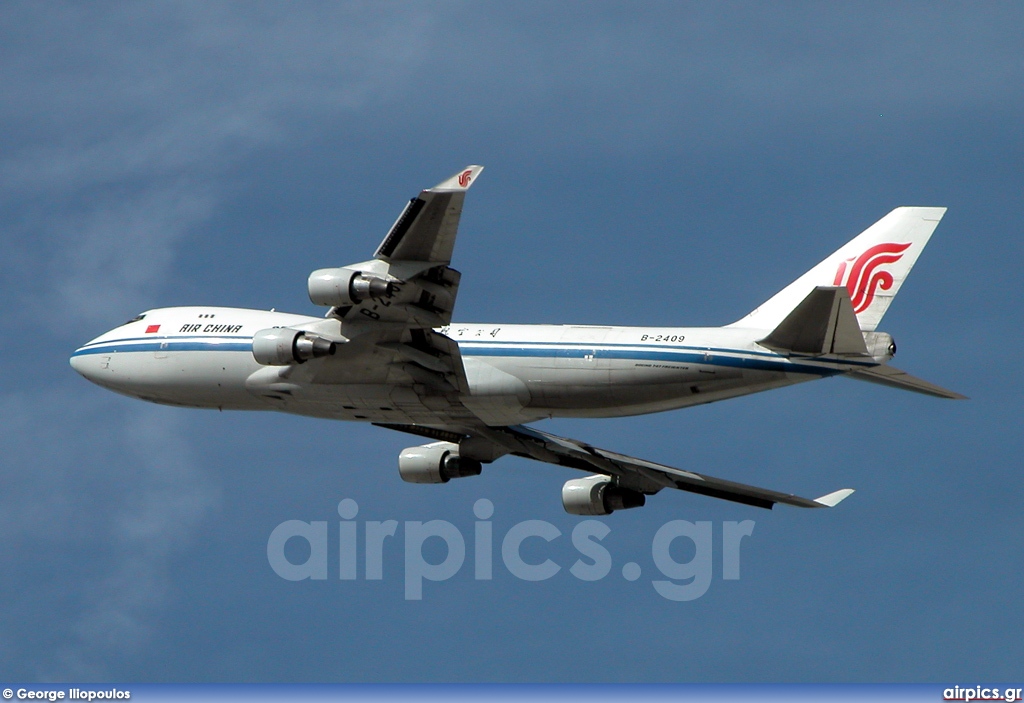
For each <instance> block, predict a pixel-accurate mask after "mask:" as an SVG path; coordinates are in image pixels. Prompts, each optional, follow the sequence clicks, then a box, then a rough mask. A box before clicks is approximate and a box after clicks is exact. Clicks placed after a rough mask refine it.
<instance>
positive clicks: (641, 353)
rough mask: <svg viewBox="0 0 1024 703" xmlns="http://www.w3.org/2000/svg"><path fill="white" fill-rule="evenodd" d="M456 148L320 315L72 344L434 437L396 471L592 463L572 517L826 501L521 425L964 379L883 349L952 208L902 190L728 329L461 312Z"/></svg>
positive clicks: (268, 316) (174, 317)
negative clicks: (687, 499)
mask: <svg viewBox="0 0 1024 703" xmlns="http://www.w3.org/2000/svg"><path fill="white" fill-rule="evenodd" d="M482 170H483V167H482V166H468V167H466V168H465V169H462V170H461V171H459V172H458V173H456V174H455V175H453V176H452V177H451V178H448V179H447V180H445V181H442V182H441V183H439V184H438V185H436V186H434V187H433V188H429V189H427V190H424V191H422V192H421V193H420V194H419V195H418V196H416V197H414V198H412V199H411V200H410V201H409V203H408V204H407V205H406V206H405V208H404V209H403V210H402V213H401V214H400V215H399V217H398V219H397V220H396V221H395V223H394V225H393V226H392V227H391V229H390V230H389V231H388V233H387V236H385V237H384V240H383V241H382V242H381V244H380V246H379V247H378V248H377V250H376V252H375V253H374V255H373V258H372V259H370V260H368V261H362V262H359V263H355V264H350V265H348V266H342V267H337V268H325V269H319V270H317V271H314V272H313V273H312V274H310V276H309V280H308V282H307V286H308V293H309V298H310V300H311V301H312V302H313V303H314V304H316V305H319V306H323V307H325V308H327V311H326V314H325V316H324V317H322V318H320V317H310V316H307V315H298V314H288V313H283V312H276V311H274V310H270V311H263V310H246V309H238V308H230V307H172V308H160V309H154V310H147V311H146V312H144V313H142V314H140V315H138V316H137V317H135V318H133V319H132V320H129V321H128V322H126V323H125V324H123V325H121V326H119V327H117V328H115V329H113V330H111V331H109V332H107V333H105V334H102V335H100V336H99V337H96V338H95V339H93V340H92V341H90V342H88V343H87V344H85V345H83V346H82V347H81V348H79V349H77V350H76V351H75V352H74V354H73V355H72V356H71V359H70V363H71V366H72V367H73V368H74V369H75V371H77V372H78V373H80V374H81V375H82V376H84V377H85V378H87V379H88V380H90V381H92V382H93V383H96V384H98V385H100V386H102V387H104V388H107V389H110V390H112V391H115V392H117V393H121V394H124V395H128V396H132V397H134V398H139V399H142V400H146V401H150V402H153V403H161V404H165V405H176V406H183V407H189V408H217V409H221V410H228V409H230V410H276V411H279V412H285V413H294V414H297V415H305V416H311V417H318V418H331V419H336V420H349V421H362V422H369V423H372V424H374V425H377V426H379V427H385V428H388V429H392V430H399V431H402V432H406V433H410V434H413V435H417V436H420V437H423V438H426V439H429V440H432V441H431V442H429V443H427V444H423V445H420V446H414V447H409V448H407V449H404V450H403V451H402V452H401V453H400V455H399V457H398V469H399V474H400V476H401V478H402V479H404V480H405V481H409V482H412V483H447V482H448V481H450V480H451V479H455V478H464V477H468V476H475V475H479V474H480V473H481V470H482V465H484V464H490V463H492V462H494V461H495V460H497V459H499V458H501V457H502V456H505V455H509V454H511V455H515V456H520V457H527V458H530V459H535V460H537V461H541V462H547V463H551V464H557V465H560V466H566V467H571V468H573V469H579V470H582V471H585V472H587V473H588V474H590V475H589V476H586V477H583V478H575V479H572V480H569V481H568V482H566V483H565V485H564V486H563V489H562V504H563V507H564V508H565V510H566V511H567V512H568V513H570V514H573V515H608V514H611V513H612V512H614V511H617V510H623V509H628V508H636V507H640V506H642V505H644V504H645V502H646V498H647V496H651V495H654V494H656V493H658V492H659V491H661V490H662V489H663V488H675V489H680V490H683V491H689V492H691V493H697V494H702V495H705V496H710V497H713V498H720V499H725V500H729V501H734V502H737V503H742V504H746V505H750V506H755V507H761V508H771V507H772V506H773V505H775V504H776V503H782V504H786V505H792V506H797V507H802V508H822V507H834V506H836V505H837V504H839V502H840V501H842V500H844V499H845V498H847V497H848V496H849V495H850V494H851V493H853V490H852V489H849V488H845V489H841V490H838V491H833V492H831V493H828V494H826V495H823V496H821V497H819V498H815V499H810V498H803V497H800V496H797V495H793V494H789V493H783V492H779V491H774V490H769V489H765V488H759V487H756V486H750V485H745V484H742V483H737V482H733V481H729V480H725V479H721V478H715V477H712V476H707V475H704V474H700V473H697V472H695V471H690V470H686V469H679V468H675V467H671V466H666V465H663V464H659V463H656V462H652V461H645V460H643V459H638V458H635V457H631V456H626V455H624V454H619V453H617V452H613V451H609V450H606V449H600V448H598V447H595V446H592V445H590V444H588V443H586V442H581V441H577V440H574V439H568V438H565V437H558V436H556V435H553V434H549V433H546V432H542V431H540V430H537V429H534V428H532V427H529V426H527V425H526V423H532V422H536V421H539V420H543V419H546V418H554V417H576V418H599V417H623V416H629V415H641V414H646V413H655V412H662V411H666V410H675V409H678V408H686V407H690V406H694V405H700V404H703V403H711V402H715V401H719V400H724V399H726V398H734V397H737V396H742V395H747V394H749V393H758V392H761V391H767V390H771V389H774V388H782V387H785V386H790V385H793V384H796V383H802V382H805V381H810V380H815V379H820V378H827V377H832V376H848V377H850V378H854V379H858V380H862V381H870V382H874V383H878V384H882V385H886V386H892V387H895V388H901V389H904V390H909V391H915V392H918V393H924V394H927V395H931V396H937V397H940V398H963V397H964V396H962V395H960V394H958V393H954V392H952V391H949V390H946V389H944V388H940V387H939V386H936V385H934V384H932V383H929V382H927V381H923V380H921V379H919V378H915V377H914V376H911V375H909V374H907V373H905V372H903V371H900V370H899V369H896V368H894V367H893V366H890V365H889V363H888V362H889V361H890V360H891V359H892V357H893V355H894V354H895V353H896V345H895V343H894V342H893V339H892V337H891V336H890V335H889V334H886V333H885V332H879V331H877V327H878V324H879V322H881V320H882V316H883V315H884V314H885V312H886V310H888V308H889V305H890V304H891V303H892V301H893V299H894V298H895V296H896V294H897V293H898V292H899V289H900V287H901V286H902V284H903V281H904V280H905V279H906V277H907V275H908V274H909V273H910V270H911V268H912V267H913V265H914V263H915V262H916V261H917V258H918V256H919V255H920V253H921V251H922V250H923V249H924V246H925V245H926V244H927V243H928V240H929V238H930V237H931V235H932V232H933V231H934V230H935V228H936V227H937V226H938V224H939V220H941V219H942V216H943V214H944V213H945V211H946V209H945V208H941V207H899V208H896V209H895V210H893V211H892V212H890V213H889V214H888V215H886V216H885V217H883V218H882V219H881V220H879V221H878V222H876V223H875V224H874V225H872V226H871V227H869V228H868V229H867V230H865V231H864V232H863V233H862V234H860V235H858V236H857V237H855V238H854V239H852V240H851V241H850V242H848V243H847V244H845V245H843V246H842V247H840V248H839V249H838V250H837V251H836V252H835V253H833V254H832V255H831V256H829V257H828V258H826V259H824V260H823V261H822V262H821V263H819V264H818V265H817V266H815V267H814V268H812V269H811V270H810V271H808V272H807V273H805V274H804V275H802V276H800V277H799V278H798V279H797V280H795V281H794V282H793V283H791V284H789V285H788V286H786V287H785V288H783V289H782V290H781V291H780V292H779V293H777V294H776V295H774V296H773V297H771V298H770V299H769V300H767V301H766V302H764V303H763V304H761V305H760V306H758V307H757V308H755V309H754V310H753V311H752V312H751V313H749V314H748V315H746V316H745V317H743V318H742V319H740V320H738V321H736V322H733V323H732V324H728V325H725V326H723V327H659V328H654V327H610V326H599V325H522V324H470V323H465V324H455V323H452V312H453V310H454V307H455V299H456V295H457V293H458V289H459V278H460V274H459V272H458V271H456V270H455V269H453V268H451V266H450V264H451V259H452V252H453V249H454V246H455V237H456V232H457V230H458V226H459V219H460V216H461V214H462V207H463V202H464V199H465V195H466V192H467V190H468V189H469V188H470V186H471V185H472V184H474V183H475V182H476V180H477V178H478V177H479V176H480V173H481V171H482Z"/></svg>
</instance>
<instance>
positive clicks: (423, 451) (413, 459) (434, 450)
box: [398, 442, 482, 483]
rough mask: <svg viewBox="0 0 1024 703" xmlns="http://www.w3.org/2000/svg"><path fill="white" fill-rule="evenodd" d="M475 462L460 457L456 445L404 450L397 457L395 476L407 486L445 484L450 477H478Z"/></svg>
mask: <svg viewBox="0 0 1024 703" xmlns="http://www.w3.org/2000/svg"><path fill="white" fill-rule="evenodd" d="M481 470H482V467H481V466H480V462H479V461H477V460H476V459H467V458H466V457H461V456H459V445H457V444H453V443H452V442H434V443H433V444H424V445H423V446H421V447H409V448H408V449H403V450H402V453H401V454H399V455H398V473H399V474H400V475H401V476H402V480H403V481H408V482H409V483H448V482H449V481H450V480H452V479H453V478H463V477H465V476H479V475H480V471H481Z"/></svg>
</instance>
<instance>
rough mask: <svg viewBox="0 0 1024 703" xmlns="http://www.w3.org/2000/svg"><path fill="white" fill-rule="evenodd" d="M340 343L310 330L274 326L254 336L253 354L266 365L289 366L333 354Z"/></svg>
mask: <svg viewBox="0 0 1024 703" xmlns="http://www.w3.org/2000/svg"><path fill="white" fill-rule="evenodd" d="M337 349H338V345H337V344H336V343H334V342H332V341H331V340H329V339H324V338H323V337H320V336H318V335H315V334H312V333H310V332H303V331H302V330H295V329H290V328H288V327H274V328H272V329H268V330H260V331H259V332H257V333H256V334H254V335H253V336H252V355H253V358H255V359H256V361H257V362H259V363H260V364H263V365H264V366H288V365H290V364H301V363H303V362H306V361H309V360H310V359H319V358H320V357H324V356H331V355H332V354H334V353H335V352H336V351H337Z"/></svg>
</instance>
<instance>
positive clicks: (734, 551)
mask: <svg viewBox="0 0 1024 703" xmlns="http://www.w3.org/2000/svg"><path fill="white" fill-rule="evenodd" d="M358 514H359V505H358V504H357V503H356V502H355V501H354V500H352V499H351V498H345V499H344V500H342V501H341V502H340V503H338V515H339V517H341V521H340V522H339V523H338V527H337V530H336V531H335V530H332V529H329V525H328V522H327V521H326V520H322V521H320V520H316V521H310V522H306V521H304V520H285V521H284V522H282V523H281V524H279V525H278V526H277V527H275V528H274V530H273V531H272V532H271V533H270V537H269V538H268V539H267V561H268V562H269V563H270V568H271V569H273V571H274V573H275V574H277V575H278V576H280V577H281V578H283V579H285V580H286V581H305V580H307V579H309V580H313V581H320V580H327V578H328V573H329V572H330V571H333V572H334V573H335V574H337V579H338V580H339V581H354V580H356V579H358V578H359V575H360V573H361V574H362V577H363V578H364V579H365V580H367V581H380V580H382V579H384V575H385V563H388V564H390V565H391V566H388V569H389V570H393V569H394V568H395V566H394V564H395V559H394V558H392V559H385V552H390V553H392V554H394V551H395V550H397V549H402V551H403V552H404V557H405V559H404V573H403V574H402V576H400V578H403V579H404V581H405V600H422V599H423V586H424V582H425V581H433V582H438V581H447V580H448V579H450V578H452V577H454V576H455V575H456V574H458V573H459V571H460V570H461V569H462V567H463V565H464V564H465V563H466V561H467V552H468V553H469V554H470V555H472V556H471V557H470V559H469V560H471V561H472V563H473V566H472V569H473V577H474V579H475V580H477V581H490V580H492V579H493V578H495V573H494V572H495V568H494V561H495V560H494V557H495V552H499V553H500V556H501V563H502V565H503V566H504V567H505V571H507V572H508V574H510V575H511V576H513V577H515V578H517V579H519V580H521V581H546V580H548V579H550V578H553V577H554V576H556V575H557V574H559V573H560V572H562V573H563V574H564V572H568V574H569V575H571V576H572V577H574V578H576V579H577V580H579V581H599V580H602V579H604V578H606V577H608V576H609V575H612V574H613V573H614V572H613V567H614V566H616V565H617V564H618V565H620V566H619V569H618V570H617V571H618V572H619V573H621V575H622V578H623V579H625V580H626V581H637V580H638V579H640V576H641V574H642V573H643V570H644V568H645V567H641V565H640V564H639V563H637V562H635V561H627V562H626V563H624V564H623V563H622V562H621V561H618V560H616V559H614V558H613V557H612V553H611V551H610V550H609V548H608V547H609V546H611V542H612V541H611V540H608V541H606V538H607V537H608V535H609V534H611V532H612V528H611V527H609V526H608V525H607V524H606V523H604V522H602V521H600V520H582V521H580V522H577V523H574V525H573V528H572V532H571V533H570V534H569V535H563V533H562V531H561V530H560V529H559V528H558V527H556V526H555V525H553V524H552V523H550V522H547V521H546V520H524V521H522V522H517V523H516V524H514V525H512V526H511V527H510V528H509V529H508V531H507V532H506V533H505V535H504V536H503V537H501V538H499V537H497V536H496V535H494V526H493V523H492V522H491V517H492V516H493V515H494V504H493V503H492V502H491V501H489V500H487V499H486V498H481V499H479V500H477V501H476V503H475V504H474V505H473V514H474V516H475V517H476V518H477V520H476V522H475V523H474V524H473V527H472V530H471V533H472V538H471V540H467V538H466V537H465V536H463V533H462V531H461V530H460V529H459V528H458V527H456V526H455V525H454V524H452V523H450V522H448V521H447V520H429V521H427V522H421V521H419V520H407V521H405V523H404V524H402V523H399V522H398V521H397V520H381V521H378V520H366V521H362V522H360V521H357V520H356V519H355V517H356V515H358ZM400 526H401V527H402V528H403V529H402V530H399V527H400ZM753 532H754V521H753V520H743V521H742V522H735V521H731V520H726V521H724V522H722V524H721V528H720V530H716V529H715V526H714V525H713V524H712V523H711V522H710V521H701V522H689V521H687V520H670V521H669V522H666V523H665V524H664V525H662V526H661V527H659V528H658V529H657V530H655V531H654V535H653V537H652V538H651V541H650V542H649V543H647V545H649V546H645V544H643V543H641V544H635V545H631V546H633V547H636V548H637V549H638V550H640V551H646V550H649V553H650V556H651V560H652V561H653V562H654V568H655V569H656V570H657V575H658V577H657V578H654V579H652V580H651V581H650V586H651V587H652V588H653V590H654V591H655V592H656V593H657V594H658V595H660V596H661V597H662V598H666V599H668V600H672V601H691V600H696V599H698V598H700V597H701V596H703V595H704V594H705V593H707V591H708V588H709V587H710V586H711V582H712V580H713V576H714V572H715V566H714V562H715V561H717V560H716V559H714V558H713V551H714V550H713V546H714V545H715V544H716V543H717V544H718V545H719V546H720V549H721V561H720V562H719V563H720V564H721V568H722V579H723V580H725V581H738V580H739V578H740V544H741V542H742V541H743V538H744V537H750V535H751V534H753ZM332 533H334V534H336V535H337V542H335V545H336V546H335V545H332V544H331V543H332V542H334V540H335V538H334V537H333V536H331V534H332ZM716 533H717V535H716ZM399 535H401V537H400V538H399ZM565 537H568V539H569V541H571V543H572V548H573V551H569V550H568V549H567V546H568V545H567V544H566V543H565V541H564V538H565ZM399 539H400V540H401V541H403V542H404V546H403V547H401V548H400V547H397V545H396V546H392V545H394V542H396V541H399ZM431 541H434V542H437V541H440V542H442V543H443V544H444V550H443V551H444V559H442V560H440V561H437V558H438V557H439V556H440V554H439V553H438V550H437V549H433V548H430V546H429V545H428V547H427V548H426V549H425V548H424V545H425V544H427V543H428V542H431ZM467 541H468V545H467ZM606 545H608V546H606ZM438 546H439V545H438V544H436V543H435V544H434V545H433V547H438ZM332 555H337V566H336V567H334V568H328V565H329V563H330V562H333V561H334V556H332ZM395 556H397V555H395ZM686 556H689V558H688V559H686V558H680V557H686ZM559 561H560V562H562V563H561V564H559V563H558V562H559ZM563 566H564V567H566V568H565V569H564V571H563ZM563 578H564V575H563Z"/></svg>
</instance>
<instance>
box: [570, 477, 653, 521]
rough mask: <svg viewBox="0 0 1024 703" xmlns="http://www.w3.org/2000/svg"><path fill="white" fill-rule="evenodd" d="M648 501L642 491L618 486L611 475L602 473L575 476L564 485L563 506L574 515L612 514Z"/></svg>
mask: <svg viewBox="0 0 1024 703" xmlns="http://www.w3.org/2000/svg"><path fill="white" fill-rule="evenodd" d="M646 502H647V498H646V497H645V496H644V494H643V493H641V492H640V491H634V490H631V489H629V488H623V487H622V486H616V485H615V483H614V481H613V480H612V479H611V478H610V477H608V476H603V475H601V474H598V475H596V476H587V477H586V478H574V479H573V480H571V481H566V482H565V485H564V486H562V507H564V508H565V512H567V513H570V514H572V515H611V514H612V513H614V512H615V511H616V510H626V509H627V508H639V507H642V506H643V505H644V503H646Z"/></svg>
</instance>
